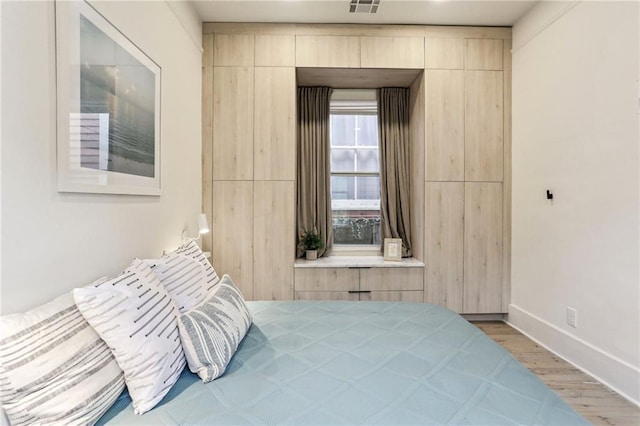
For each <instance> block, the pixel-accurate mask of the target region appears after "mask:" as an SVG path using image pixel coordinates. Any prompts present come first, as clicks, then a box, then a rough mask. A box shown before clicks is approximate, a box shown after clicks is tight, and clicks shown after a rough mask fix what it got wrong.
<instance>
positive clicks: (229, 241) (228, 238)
mask: <svg viewBox="0 0 640 426" xmlns="http://www.w3.org/2000/svg"><path fill="white" fill-rule="evenodd" d="M212 193H213V200H214V203H213V208H212V211H213V214H212V220H211V227H212V228H211V229H213V230H214V232H215V238H213V240H212V248H211V257H212V262H213V266H214V267H215V268H216V272H217V273H218V275H220V276H222V275H223V274H229V275H230V276H231V278H232V279H233V281H234V283H236V285H237V286H238V288H240V290H241V291H242V294H243V295H244V297H245V298H246V299H247V300H253V182H240V181H214V182H213V184H212Z"/></svg>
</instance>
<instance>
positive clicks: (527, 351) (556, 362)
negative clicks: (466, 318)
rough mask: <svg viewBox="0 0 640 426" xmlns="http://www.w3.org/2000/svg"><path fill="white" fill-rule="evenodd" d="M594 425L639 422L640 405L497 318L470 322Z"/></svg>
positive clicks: (639, 423)
mask: <svg viewBox="0 0 640 426" xmlns="http://www.w3.org/2000/svg"><path fill="white" fill-rule="evenodd" d="M473 324H474V325H476V326H477V327H478V328H480V329H481V330H482V331H484V332H485V333H486V334H487V335H488V336H489V337H491V338H492V339H493V340H495V341H496V342H497V343H499V344H500V345H502V347H504V348H505V349H507V350H508V351H509V352H511V353H512V354H513V356H514V357H515V358H516V359H517V360H518V361H520V362H521V363H522V364H524V366H525V367H527V368H528V369H529V370H531V372H533V373H534V374H536V375H537V376H538V377H539V378H540V379H541V380H542V381H543V382H544V383H546V385H547V386H549V387H550V388H551V389H553V390H554V391H555V392H556V393H557V394H558V395H560V397H562V399H563V400H564V401H565V402H566V403H567V404H569V405H570V406H571V407H572V408H573V409H574V410H576V411H577V412H578V413H580V415H581V416H582V417H584V418H585V419H587V420H588V421H589V422H591V423H593V424H594V425H630V426H639V425H640V408H638V407H636V406H635V405H633V404H632V403H631V402H629V401H627V400H626V399H624V398H623V397H621V396H620V395H618V394H616V393H615V392H613V391H612V390H610V389H609V388H607V387H606V386H604V385H603V384H601V383H599V382H598V381H597V380H595V379H594V378H593V377H591V376H589V375H587V374H585V373H583V372H581V371H580V370H578V369H576V368H575V367H573V366H572V365H571V364H569V363H567V362H566V361H564V360H562V359H561V358H559V357H557V356H555V355H554V354H552V353H551V352H549V351H548V350H546V349H545V348H543V347H541V346H539V345H538V344H536V343H535V342H533V341H532V340H531V339H529V338H528V337H526V336H525V335H523V334H522V333H520V332H519V331H517V330H515V329H513V328H512V327H510V326H508V325H507V324H505V323H503V322H499V321H495V322H494V321H487V322H475V321H474V322H473Z"/></svg>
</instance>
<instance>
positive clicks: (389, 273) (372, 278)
mask: <svg viewBox="0 0 640 426" xmlns="http://www.w3.org/2000/svg"><path fill="white" fill-rule="evenodd" d="M423 289H424V284H423V268H404V267H403V268H361V269H360V290H364V291H374V292H376V291H381V290H384V291H392V290H394V291H401V290H423Z"/></svg>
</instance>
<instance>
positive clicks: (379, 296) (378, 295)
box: [360, 291, 424, 303]
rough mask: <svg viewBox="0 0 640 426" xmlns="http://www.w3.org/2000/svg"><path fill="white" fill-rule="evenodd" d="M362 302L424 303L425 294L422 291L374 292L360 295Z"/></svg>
mask: <svg viewBox="0 0 640 426" xmlns="http://www.w3.org/2000/svg"><path fill="white" fill-rule="evenodd" d="M360 300H363V301H365V300H366V301H373V302H411V303H422V302H423V301H424V292H422V291H372V292H371V293H360Z"/></svg>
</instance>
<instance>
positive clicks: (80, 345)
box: [0, 292, 124, 426]
mask: <svg viewBox="0 0 640 426" xmlns="http://www.w3.org/2000/svg"><path fill="white" fill-rule="evenodd" d="M123 389H124V375H123V373H122V370H121V369H120V367H118V364H117V363H116V360H115V358H114V357H113V354H112V353H111V351H110V350H109V348H108V347H107V345H106V344H105V342H104V341H103V340H102V339H101V338H100V337H99V336H98V335H97V334H96V332H95V331H94V330H93V329H92V328H91V326H90V325H89V323H88V322H87V321H86V320H85V319H84V317H83V316H82V315H81V314H80V311H78V308H77V307H76V304H75V302H74V301H73V296H72V294H71V292H69V293H67V294H65V295H64V296H61V297H58V298H57V299H55V300H53V301H51V302H49V303H46V304H44V305H42V306H39V307H37V308H35V309H32V310H30V311H28V312H25V313H23V314H12V315H6V316H3V317H0V402H1V403H2V406H3V408H4V409H5V411H6V412H7V415H8V417H9V419H10V421H11V424H12V425H14V426H16V425H23V424H24V425H27V424H58V423H68V424H93V423H95V422H96V420H97V419H98V418H100V416H102V414H104V412H105V411H107V409H108V408H109V407H110V406H111V405H112V404H113V403H114V402H115V400H116V399H117V398H118V395H120V393H121V392H122V390H123Z"/></svg>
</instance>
